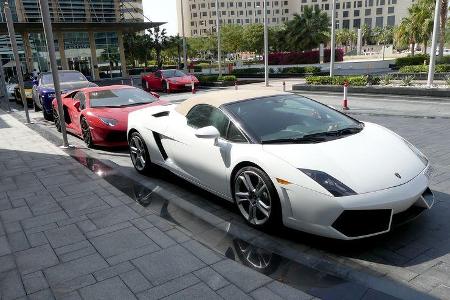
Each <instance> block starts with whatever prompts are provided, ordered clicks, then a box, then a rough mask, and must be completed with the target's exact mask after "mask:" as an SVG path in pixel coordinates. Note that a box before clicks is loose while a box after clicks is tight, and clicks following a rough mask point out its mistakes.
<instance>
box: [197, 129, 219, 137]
mask: <svg viewBox="0 0 450 300" xmlns="http://www.w3.org/2000/svg"><path fill="white" fill-rule="evenodd" d="M195 136H196V137H198V138H201V139H217V138H218V137H219V136H220V133H219V130H217V128H216V127H214V126H206V127H202V128H199V129H197V130H196V131H195Z"/></svg>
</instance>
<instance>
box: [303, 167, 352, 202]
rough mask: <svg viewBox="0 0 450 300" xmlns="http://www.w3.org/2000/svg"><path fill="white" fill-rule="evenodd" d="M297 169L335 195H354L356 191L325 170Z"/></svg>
mask: <svg viewBox="0 0 450 300" xmlns="http://www.w3.org/2000/svg"><path fill="white" fill-rule="evenodd" d="M299 170H300V171H302V172H303V173H305V174H306V175H308V176H309V177H311V179H312V180H314V181H315V182H317V183H318V184H320V185H321V186H322V187H323V188H324V189H326V190H327V191H329V192H330V193H331V194H332V195H333V196H335V197H343V196H351V195H356V192H355V191H353V190H352V189H351V188H349V187H348V186H346V185H345V184H343V183H342V182H340V181H339V180H337V179H336V178H334V177H333V176H331V175H329V174H327V173H325V172H322V171H315V170H309V169H299Z"/></svg>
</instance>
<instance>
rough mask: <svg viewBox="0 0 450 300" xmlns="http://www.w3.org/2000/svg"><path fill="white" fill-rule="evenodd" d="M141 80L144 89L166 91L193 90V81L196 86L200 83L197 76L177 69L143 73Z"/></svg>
mask: <svg viewBox="0 0 450 300" xmlns="http://www.w3.org/2000/svg"><path fill="white" fill-rule="evenodd" d="M141 80H142V88H143V89H144V90H146V91H162V92H165V93H170V92H174V91H183V90H191V89H192V83H194V86H195V88H197V87H198V85H199V81H198V79H197V77H195V76H194V75H191V74H185V73H184V72H182V71H180V70H176V69H170V70H158V71H156V72H154V73H148V74H143V75H142V78H141Z"/></svg>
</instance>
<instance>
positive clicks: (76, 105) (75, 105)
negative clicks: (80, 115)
mask: <svg viewBox="0 0 450 300" xmlns="http://www.w3.org/2000/svg"><path fill="white" fill-rule="evenodd" d="M73 107H75V108H76V109H77V110H80V101H75V102H74V103H73Z"/></svg>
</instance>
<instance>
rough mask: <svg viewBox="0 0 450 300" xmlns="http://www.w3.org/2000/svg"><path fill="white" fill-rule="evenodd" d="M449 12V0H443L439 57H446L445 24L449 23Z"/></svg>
mask: <svg viewBox="0 0 450 300" xmlns="http://www.w3.org/2000/svg"><path fill="white" fill-rule="evenodd" d="M447 14H448V0H442V2H441V24H440V25H441V28H440V35H439V59H442V58H443V57H444V44H445V25H446V23H447Z"/></svg>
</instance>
